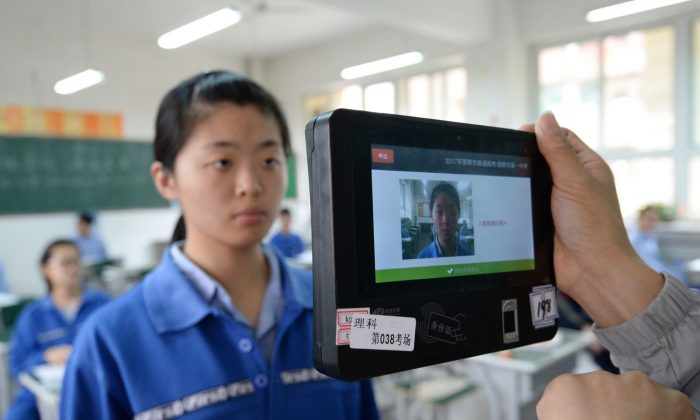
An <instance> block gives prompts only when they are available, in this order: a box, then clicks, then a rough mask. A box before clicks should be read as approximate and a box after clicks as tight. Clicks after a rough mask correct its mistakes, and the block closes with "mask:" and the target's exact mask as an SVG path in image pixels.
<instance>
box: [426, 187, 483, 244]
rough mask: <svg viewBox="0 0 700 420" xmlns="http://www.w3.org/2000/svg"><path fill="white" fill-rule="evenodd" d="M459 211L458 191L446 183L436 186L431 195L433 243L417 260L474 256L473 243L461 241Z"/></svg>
mask: <svg viewBox="0 0 700 420" xmlns="http://www.w3.org/2000/svg"><path fill="white" fill-rule="evenodd" d="M459 211H460V206H459V195H458V194H457V189H456V188H455V187H454V186H453V185H452V184H448V183H446V182H443V183H440V184H438V185H436V186H435V187H434V188H433V192H432V193H431V194H430V215H431V217H432V219H433V241H432V242H431V243H430V244H429V245H428V246H426V247H425V248H423V249H422V250H421V251H420V252H419V253H418V256H417V257H416V258H437V257H453V256H460V255H474V245H473V243H472V242H469V241H463V240H460V237H459V223H458V222H459Z"/></svg>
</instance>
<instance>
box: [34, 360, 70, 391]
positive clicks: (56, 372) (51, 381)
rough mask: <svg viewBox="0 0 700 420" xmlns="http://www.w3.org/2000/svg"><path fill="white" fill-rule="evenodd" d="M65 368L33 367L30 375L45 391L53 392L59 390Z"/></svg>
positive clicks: (53, 366) (56, 366)
mask: <svg viewBox="0 0 700 420" xmlns="http://www.w3.org/2000/svg"><path fill="white" fill-rule="evenodd" d="M64 371H65V367H64V366H62V365H48V364H47V365H39V366H36V367H34V369H33V370H32V374H33V375H34V377H35V378H36V379H37V380H38V381H39V383H41V385H43V386H44V387H45V388H46V389H48V390H50V391H54V392H59V391H60V390H61V383H63V374H64Z"/></svg>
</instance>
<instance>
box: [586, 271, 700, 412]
mask: <svg viewBox="0 0 700 420" xmlns="http://www.w3.org/2000/svg"><path fill="white" fill-rule="evenodd" d="M663 275H664V277H665V279H666V283H665V284H664V287H663V289H662V290H661V292H660V293H659V295H658V296H657V297H656V299H654V301H653V302H652V303H651V304H650V305H649V307H647V308H646V309H645V310H644V311H642V313H640V314H639V315H637V316H636V317H635V318H634V319H632V320H630V321H628V322H625V323H624V324H621V325H617V326H615V327H610V328H605V329H598V328H597V327H595V326H594V328H593V332H594V333H595V334H596V336H597V337H598V339H599V340H600V342H601V343H602V344H603V345H604V346H605V347H606V348H607V349H608V350H610V353H611V359H612V361H613V363H614V364H615V365H616V366H617V367H619V368H620V370H621V371H629V370H638V371H641V372H644V373H646V374H647V375H649V376H650V377H651V378H652V379H654V380H655V381H657V382H660V383H663V384H665V385H667V386H669V387H671V388H674V389H677V390H679V391H682V392H683V393H685V394H686V395H687V396H688V397H689V398H690V400H691V402H692V404H693V408H694V409H695V415H696V417H698V418H699V419H700V295H699V294H698V293H696V292H694V291H691V290H689V289H688V288H687V287H686V286H685V285H684V284H683V283H682V282H681V281H679V280H678V279H676V278H674V277H672V276H671V275H669V274H667V273H663Z"/></svg>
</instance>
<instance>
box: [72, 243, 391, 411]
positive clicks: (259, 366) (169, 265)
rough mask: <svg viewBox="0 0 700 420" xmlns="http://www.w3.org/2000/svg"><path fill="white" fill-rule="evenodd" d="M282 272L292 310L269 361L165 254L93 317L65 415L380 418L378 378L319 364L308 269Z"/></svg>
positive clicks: (81, 341)
mask: <svg viewBox="0 0 700 420" xmlns="http://www.w3.org/2000/svg"><path fill="white" fill-rule="evenodd" d="M280 261H281V258H280ZM280 275H281V278H282V284H283V295H284V299H285V308H284V311H283V315H282V318H281V319H280V320H279V323H278V326H277V328H278V329H277V339H276V343H275V349H274V354H273V357H272V362H271V366H268V365H267V363H266V362H265V359H264V357H263V353H262V352H261V351H260V348H259V347H258V345H257V343H256V341H255V339H254V335H253V334H254V332H253V331H252V330H251V329H250V328H249V327H247V326H244V325H242V324H240V323H239V322H237V321H236V320H234V319H233V318H232V317H230V316H227V315H225V314H224V313H222V312H221V311H219V310H218V309H217V308H216V307H214V306H213V305H210V304H209V303H208V302H206V301H205V300H204V299H203V298H202V297H201V295H200V294H199V293H198V292H197V291H196V289H195V288H194V287H193V286H192V284H191V283H190V281H189V280H188V279H187V278H186V277H185V276H184V275H183V273H182V272H180V271H179V270H178V269H177V267H176V266H175V264H174V263H173V261H172V257H171V256H170V252H166V253H165V255H164V258H163V261H162V262H161V264H160V266H159V267H158V268H157V269H156V270H155V271H153V272H152V273H150V274H149V275H148V276H147V277H146V279H145V280H144V281H143V282H142V283H141V284H140V285H139V286H137V287H135V288H133V289H132V290H130V291H129V292H127V293H126V294H125V295H124V296H122V297H121V298H119V299H117V300H115V301H114V302H112V303H111V304H109V305H108V306H107V307H105V308H104V310H102V311H100V313H99V314H97V315H96V316H95V317H93V318H92V319H91V320H90V321H89V322H88V323H86V325H85V327H84V329H83V332H82V333H81V335H80V336H79V337H78V340H77V341H76V343H75V345H74V350H73V353H72V355H71V358H70V360H69V362H68V366H67V369H66V376H65V379H64V382H63V390H62V395H61V418H62V419H88V418H89V419H93V418H94V419H97V418H99V419H103V420H107V419H127V418H136V419H140V420H145V419H166V418H175V417H180V416H182V417H183V418H187V419H219V418H245V419H305V418H320V419H374V418H377V417H378V413H377V408H376V405H375V402H374V396H373V393H372V386H371V383H370V382H368V381H361V382H344V381H338V380H334V379H330V378H328V377H326V376H324V375H321V374H320V373H318V372H317V371H316V370H315V369H314V367H313V362H312V353H313V352H312V339H313V337H312V329H313V327H312V325H313V319H312V316H313V315H312V308H311V303H312V285H311V275H310V273H308V272H305V271H302V270H298V269H295V268H292V267H290V266H288V265H286V264H285V263H283V262H281V263H280Z"/></svg>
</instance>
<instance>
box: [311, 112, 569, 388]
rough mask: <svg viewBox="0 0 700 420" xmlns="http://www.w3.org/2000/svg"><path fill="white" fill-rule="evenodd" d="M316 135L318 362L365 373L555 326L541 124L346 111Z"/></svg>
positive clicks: (323, 120) (314, 127)
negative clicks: (533, 129) (537, 132)
mask: <svg viewBox="0 0 700 420" xmlns="http://www.w3.org/2000/svg"><path fill="white" fill-rule="evenodd" d="M306 143H307V154H308V161H309V162H308V163H309V180H310V187H311V219H312V233H313V245H312V252H313V271H314V319H315V321H314V322H315V324H314V362H315V365H316V368H317V369H318V370H320V371H321V372H323V373H325V374H327V375H330V376H333V377H336V378H341V379H347V380H354V379H361V378H367V377H372V376H378V375H383V374H386V373H391V372H397V371H402V370H407V369H412V368H416V367H420V366H426V365H430V364H436V363H441V362H446V361H449V360H455V359H460V358H465V357H469V356H475V355H478V354H483V353H489V352H493V351H497V350H502V349H507V348H511V347H516V346H521V345H524V344H530V343H534V342H538V341H544V340H548V339H550V338H552V337H553V336H554V334H555V333H556V329H557V319H556V317H557V308H556V291H555V287H554V286H555V283H554V270H553V264H552V250H553V244H552V242H553V225H552V217H551V211H550V194H551V183H552V182H551V177H550V172H549V167H548V166H547V164H546V162H545V160H544V158H543V157H542V155H541V154H540V152H539V151H538V149H537V143H536V140H535V136H534V134H532V133H526V132H521V131H515V130H506V129H498V128H492V127H483V126H477V125H469V124H459V123H452V122H446V121H437V120H429V119H421V118H411V117H403V116H397V115H387V114H376V113H370V112H362V111H350V110H344V109H340V110H336V111H333V112H329V113H325V114H322V115H320V116H318V117H316V118H315V119H313V120H311V121H309V123H308V124H307V126H306Z"/></svg>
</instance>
